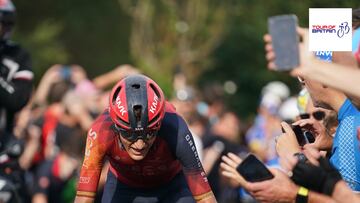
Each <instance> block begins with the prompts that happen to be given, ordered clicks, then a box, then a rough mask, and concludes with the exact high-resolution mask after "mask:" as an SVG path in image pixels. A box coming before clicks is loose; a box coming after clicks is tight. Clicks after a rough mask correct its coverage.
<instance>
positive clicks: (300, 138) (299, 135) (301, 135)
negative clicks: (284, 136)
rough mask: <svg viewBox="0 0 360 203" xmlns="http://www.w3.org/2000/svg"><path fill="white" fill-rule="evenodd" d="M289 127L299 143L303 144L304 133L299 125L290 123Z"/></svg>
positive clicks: (304, 142)
mask: <svg viewBox="0 0 360 203" xmlns="http://www.w3.org/2000/svg"><path fill="white" fill-rule="evenodd" d="M291 127H292V130H293V131H294V133H295V136H296V139H297V141H298V143H299V145H300V146H304V145H305V144H306V143H307V142H306V139H305V136H304V133H303V131H302V129H301V127H300V126H298V125H292V126H291Z"/></svg>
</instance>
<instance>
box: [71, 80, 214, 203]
mask: <svg viewBox="0 0 360 203" xmlns="http://www.w3.org/2000/svg"><path fill="white" fill-rule="evenodd" d="M105 157H107V159H108V160H109V162H110V169H109V172H108V175H107V180H106V183H105V187H104V194H103V197H102V202H171V203H172V202H178V203H180V202H184V203H188V202H201V203H205V202H216V199H215V197H214V195H213V192H212V190H211V188H210V186H209V184H208V181H207V178H206V175H205V172H204V170H203V167H202V164H201V162H200V159H199V156H198V154H197V152H196V148H195V144H194V141H193V138H192V135H191V133H190V131H189V129H188V127H187V125H186V123H185V121H184V120H183V119H182V118H181V117H180V116H179V115H178V114H177V113H176V111H175V109H174V107H173V106H172V105H171V104H170V103H168V102H167V101H165V98H164V94H163V92H162V90H161V89H160V87H159V86H158V85H157V84H156V83H155V82H154V81H153V80H151V79H150V78H148V77H146V76H143V75H132V76H128V77H126V78H124V79H122V80H121V81H120V82H118V83H117V84H116V85H115V86H114V87H113V89H112V91H111V95H110V105H109V108H108V109H106V110H105V111H104V112H103V113H102V115H100V116H99V117H98V118H97V119H96V121H95V122H94V123H93V125H92V127H91V129H90V130H89V132H88V137H87V143H86V150H85V156H84V161H83V165H82V169H81V173H80V178H79V182H78V188H77V196H76V199H75V202H93V200H94V197H95V194H96V190H97V185H98V181H99V176H100V173H101V168H102V165H103V161H104V159H105Z"/></svg>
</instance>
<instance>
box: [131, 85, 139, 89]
mask: <svg viewBox="0 0 360 203" xmlns="http://www.w3.org/2000/svg"><path fill="white" fill-rule="evenodd" d="M131 87H132V88H133V89H140V84H133V85H131Z"/></svg>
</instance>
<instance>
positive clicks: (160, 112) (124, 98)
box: [109, 74, 165, 134]
mask: <svg viewBox="0 0 360 203" xmlns="http://www.w3.org/2000/svg"><path fill="white" fill-rule="evenodd" d="M109 113H110V117H111V119H112V121H113V122H114V123H115V127H116V128H118V129H120V130H121V131H122V132H125V133H129V132H130V133H131V134H132V133H133V132H144V131H158V130H159V129H160V125H161V121H162V119H163V117H164V114H165V98H164V93H163V92H162V90H161V89H160V87H159V86H158V85H157V84H156V83H155V82H154V81H153V80H152V79H150V78H148V77H146V76H144V75H140V74H137V75H131V76H128V77H126V78H124V79H122V80H121V81H120V82H118V83H117V84H116V85H115V86H114V87H113V89H112V91H111V95H110V106H109Z"/></svg>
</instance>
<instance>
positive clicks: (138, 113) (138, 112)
mask: <svg viewBox="0 0 360 203" xmlns="http://www.w3.org/2000/svg"><path fill="white" fill-rule="evenodd" d="M133 109H134V116H135V119H136V125H137V127H141V111H142V106H141V105H135V106H134V107H133Z"/></svg>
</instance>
